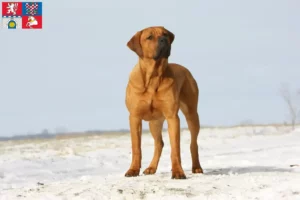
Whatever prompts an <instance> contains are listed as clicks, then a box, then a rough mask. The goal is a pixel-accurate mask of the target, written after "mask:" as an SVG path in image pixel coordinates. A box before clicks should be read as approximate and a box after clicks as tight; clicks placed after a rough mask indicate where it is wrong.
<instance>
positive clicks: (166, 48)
mask: <svg viewBox="0 0 300 200" xmlns="http://www.w3.org/2000/svg"><path fill="white" fill-rule="evenodd" d="M170 51H171V47H170V45H169V43H168V38H167V37H165V36H161V37H160V38H158V46H157V50H156V55H155V56H154V59H155V60H159V59H161V58H168V57H169V56H170Z"/></svg>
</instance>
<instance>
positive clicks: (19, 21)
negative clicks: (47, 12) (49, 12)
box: [2, 2, 43, 29]
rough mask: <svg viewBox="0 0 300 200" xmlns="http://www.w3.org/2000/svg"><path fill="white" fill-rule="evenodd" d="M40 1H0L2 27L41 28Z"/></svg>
mask: <svg viewBox="0 0 300 200" xmlns="http://www.w3.org/2000/svg"><path fill="white" fill-rule="evenodd" d="M42 14H43V13H42V2H2V27H3V28H6V29H42V27H43V17H42Z"/></svg>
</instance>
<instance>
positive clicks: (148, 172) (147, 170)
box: [143, 167, 156, 175]
mask: <svg viewBox="0 0 300 200" xmlns="http://www.w3.org/2000/svg"><path fill="white" fill-rule="evenodd" d="M155 172H156V169H155V168H153V167H148V168H147V169H145V171H144V172H143V173H144V174H145V175H150V174H155Z"/></svg>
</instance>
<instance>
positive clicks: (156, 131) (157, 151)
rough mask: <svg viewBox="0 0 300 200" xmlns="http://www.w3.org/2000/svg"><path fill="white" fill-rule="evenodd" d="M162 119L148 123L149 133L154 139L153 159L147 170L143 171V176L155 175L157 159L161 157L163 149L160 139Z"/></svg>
mask: <svg viewBox="0 0 300 200" xmlns="http://www.w3.org/2000/svg"><path fill="white" fill-rule="evenodd" d="M163 123H164V119H159V120H153V121H150V122H149V128H150V132H151V134H152V136H153V139H154V145H155V147H154V155H153V159H152V161H151V163H150V165H149V167H148V168H147V169H145V171H144V174H146V175H149V174H155V172H156V170H157V166H158V163H159V159H160V156H161V152H162V149H163V147H164V142H163V139H162V129H163Z"/></svg>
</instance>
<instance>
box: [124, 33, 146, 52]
mask: <svg viewBox="0 0 300 200" xmlns="http://www.w3.org/2000/svg"><path fill="white" fill-rule="evenodd" d="M141 35H142V31H139V32H137V33H136V34H135V35H134V36H133V37H132V38H131V39H130V40H129V41H128V42H127V46H128V47H129V49H131V50H132V51H134V52H135V53H136V54H137V55H138V56H139V57H143V50H142V46H141V43H140V38H141Z"/></svg>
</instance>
